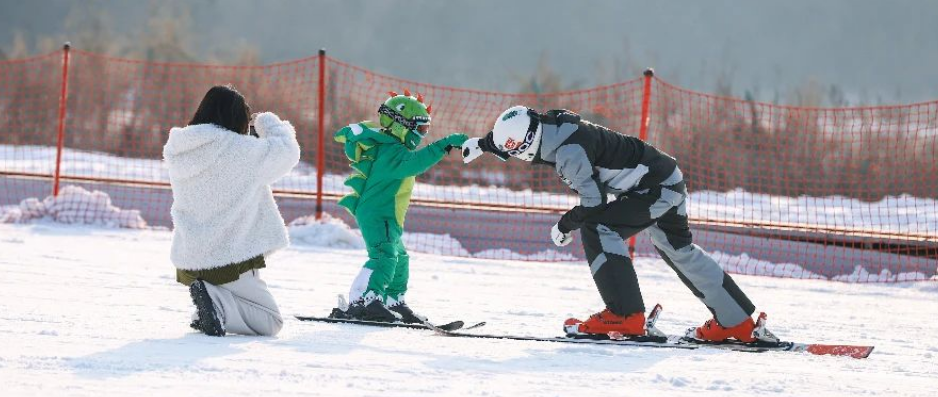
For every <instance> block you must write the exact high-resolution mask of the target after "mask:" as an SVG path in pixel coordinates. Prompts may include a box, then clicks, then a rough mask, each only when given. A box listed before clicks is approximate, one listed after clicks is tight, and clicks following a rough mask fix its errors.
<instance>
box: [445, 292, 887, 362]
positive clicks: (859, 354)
mask: <svg viewBox="0 0 938 397" xmlns="http://www.w3.org/2000/svg"><path fill="white" fill-rule="evenodd" d="M660 314H661V305H655V308H654V309H652V311H651V313H650V314H649V316H648V320H647V321H646V322H645V329H646V332H647V335H643V336H624V335H621V334H618V333H610V334H608V335H596V334H578V333H571V332H570V331H571V330H572V329H573V328H571V329H566V328H567V327H566V326H565V327H564V328H565V331H567V332H568V334H567V336H564V337H550V338H544V337H535V336H519V335H493V334H475V333H466V332H457V331H458V330H447V329H445V328H442V327H437V326H433V325H432V324H427V326H428V327H429V328H430V329H432V330H433V331H434V332H436V333H437V334H438V335H443V336H450V337H459V338H480V339H507V340H525V341H540V342H559V343H580V344H591V345H619V346H641V347H657V348H667V349H685V350H695V349H700V348H707V349H720V350H729V351H736V352H744V353H763V352H803V353H810V354H816V355H832V356H847V357H853V358H867V357H869V355H870V353H872V352H873V346H852V345H825V344H818V343H797V342H784V341H779V340H778V338H776V337H775V335H772V333H771V332H768V330H766V329H765V322H766V315H765V313H761V314H760V315H759V319H758V321H757V322H756V329H755V331H754V334H755V335H757V336H761V337H763V338H764V340H759V341H756V342H751V343H744V342H734V341H726V342H707V341H702V340H698V339H694V338H691V337H688V336H667V335H665V334H664V333H663V332H661V331H660V330H658V329H657V328H656V327H655V322H656V321H657V320H658V316H659V315H660ZM691 330H693V329H691ZM770 340H771V341H770Z"/></svg>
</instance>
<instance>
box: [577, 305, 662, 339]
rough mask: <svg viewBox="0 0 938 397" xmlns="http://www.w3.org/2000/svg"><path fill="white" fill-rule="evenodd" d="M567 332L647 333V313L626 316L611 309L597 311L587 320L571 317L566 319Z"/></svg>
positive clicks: (633, 334)
mask: <svg viewBox="0 0 938 397" xmlns="http://www.w3.org/2000/svg"><path fill="white" fill-rule="evenodd" d="M563 328H564V330H565V331H566V332H567V334H572V335H575V334H596V335H606V334H608V333H610V332H617V333H620V334H622V335H624V336H641V335H645V313H642V312H638V313H632V314H629V315H626V316H620V315H618V314H615V313H613V312H611V311H609V309H606V310H603V311H601V312H599V313H596V314H594V315H592V316H590V318H589V319H588V320H586V321H580V320H579V319H575V318H570V319H567V321H564V323H563Z"/></svg>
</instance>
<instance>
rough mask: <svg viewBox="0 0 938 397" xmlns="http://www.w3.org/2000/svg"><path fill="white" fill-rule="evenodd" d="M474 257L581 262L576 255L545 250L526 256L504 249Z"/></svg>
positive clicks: (482, 252)
mask: <svg viewBox="0 0 938 397" xmlns="http://www.w3.org/2000/svg"><path fill="white" fill-rule="evenodd" d="M472 256H473V257H474V258H479V259H508V260H513V261H540V262H571V261H577V260H579V259H578V258H577V257H576V256H575V255H573V254H571V253H569V252H560V251H555V250H544V251H540V252H537V253H534V254H530V255H525V254H519V253H517V252H514V251H512V250H509V249H504V248H502V249H492V250H485V251H479V252H476V253H475V254H474V255H472Z"/></svg>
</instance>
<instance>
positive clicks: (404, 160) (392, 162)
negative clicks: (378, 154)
mask: <svg viewBox="0 0 938 397" xmlns="http://www.w3.org/2000/svg"><path fill="white" fill-rule="evenodd" d="M467 139H469V137H468V136H466V135H465V134H451V135H449V136H446V137H444V138H442V139H440V140H438V141H436V142H433V143H431V144H429V145H427V146H426V147H424V148H422V149H419V150H414V151H410V150H407V148H406V147H404V146H403V145H390V148H391V150H392V151H393V152H390V153H387V155H386V157H385V156H382V159H379V160H378V164H375V165H376V166H381V167H387V168H386V170H387V175H388V176H389V177H391V178H396V179H398V178H407V177H411V176H417V175H420V174H422V173H424V172H426V171H427V170H429V169H430V167H433V166H434V165H435V164H436V163H438V162H439V161H440V160H442V159H443V156H444V155H446V152H447V151H448V149H449V148H453V147H462V145H463V144H464V143H465V142H466V140H467ZM385 159H386V160H385Z"/></svg>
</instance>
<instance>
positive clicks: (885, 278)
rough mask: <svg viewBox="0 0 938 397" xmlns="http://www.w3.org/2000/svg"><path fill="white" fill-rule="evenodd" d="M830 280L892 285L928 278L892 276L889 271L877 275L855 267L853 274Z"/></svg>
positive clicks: (911, 274) (915, 275) (921, 275)
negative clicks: (887, 283)
mask: <svg viewBox="0 0 938 397" xmlns="http://www.w3.org/2000/svg"><path fill="white" fill-rule="evenodd" d="M935 278H938V275H936V276H935ZM831 280H834V281H844V282H848V283H856V282H861V281H862V282H870V283H876V282H889V283H894V282H905V281H924V280H928V276H926V275H925V274H923V273H919V272H909V273H899V274H892V272H890V271H889V269H883V270H882V271H881V272H879V273H870V272H869V271H867V270H866V269H865V268H863V266H857V267H855V268H854V269H853V273H851V274H844V275H840V276H835V277H833V278H831Z"/></svg>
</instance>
